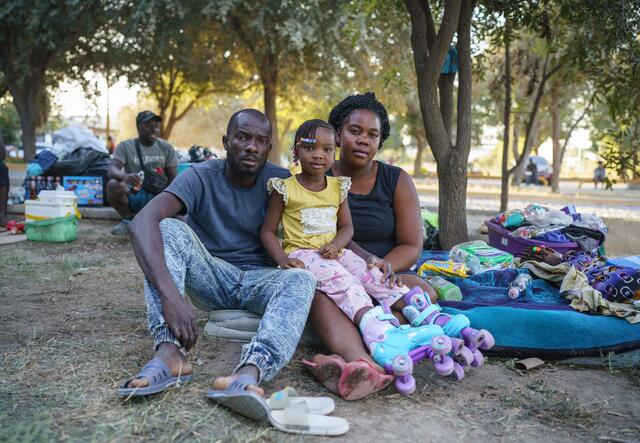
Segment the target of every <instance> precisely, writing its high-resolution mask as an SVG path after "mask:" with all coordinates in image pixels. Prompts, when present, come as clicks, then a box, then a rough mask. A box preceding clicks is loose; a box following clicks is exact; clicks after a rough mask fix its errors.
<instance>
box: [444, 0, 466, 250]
mask: <svg viewBox="0 0 640 443" xmlns="http://www.w3.org/2000/svg"><path fill="white" fill-rule="evenodd" d="M473 9H474V2H473V1H472V0H464V1H463V2H462V4H461V7H460V15H459V19H458V26H457V33H458V42H457V49H458V66H459V69H460V70H459V74H458V100H457V118H456V144H455V145H454V146H452V149H451V151H450V153H449V156H448V159H447V160H448V161H447V162H446V163H445V165H446V171H441V170H440V165H439V164H438V184H439V188H438V196H439V204H438V218H439V220H440V243H441V244H442V247H443V248H445V249H449V248H451V247H452V246H454V245H456V244H458V243H462V242H466V241H468V240H469V231H468V228H467V162H468V161H469V152H470V151H471V100H472V97H471V87H472V70H471V69H472V63H471V17H472V15H473ZM443 118H444V116H443Z"/></svg>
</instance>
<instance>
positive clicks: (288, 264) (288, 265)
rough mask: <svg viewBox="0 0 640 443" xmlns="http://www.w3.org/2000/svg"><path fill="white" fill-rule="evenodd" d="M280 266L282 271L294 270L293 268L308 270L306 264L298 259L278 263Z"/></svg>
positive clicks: (288, 259)
mask: <svg viewBox="0 0 640 443" xmlns="http://www.w3.org/2000/svg"><path fill="white" fill-rule="evenodd" d="M278 266H279V267H280V268H282V269H292V268H299V269H307V267H306V266H305V264H304V262H303V261H302V260H299V259H297V258H287V259H286V260H283V261H282V262H281V263H278Z"/></svg>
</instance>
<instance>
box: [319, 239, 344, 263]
mask: <svg viewBox="0 0 640 443" xmlns="http://www.w3.org/2000/svg"><path fill="white" fill-rule="evenodd" d="M339 253H340V249H339V248H338V247H337V246H336V245H335V244H333V243H331V242H329V243H327V244H326V245H324V246H323V247H321V248H320V249H318V254H320V257H323V258H328V259H330V260H335V259H336V258H338V254H339Z"/></svg>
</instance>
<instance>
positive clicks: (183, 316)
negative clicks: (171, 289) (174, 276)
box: [162, 294, 200, 351]
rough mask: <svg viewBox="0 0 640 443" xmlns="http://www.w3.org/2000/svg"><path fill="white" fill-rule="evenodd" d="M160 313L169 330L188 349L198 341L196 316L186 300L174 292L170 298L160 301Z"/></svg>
mask: <svg viewBox="0 0 640 443" xmlns="http://www.w3.org/2000/svg"><path fill="white" fill-rule="evenodd" d="M162 315H163V316H164V319H165V321H166V322H167V326H169V330H171V332H172V333H173V335H174V336H175V337H176V338H177V339H178V341H179V342H180V344H181V345H182V346H183V347H184V348H185V349H186V350H187V351H188V350H190V349H191V348H192V347H193V346H194V345H195V344H196V342H197V341H198V335H199V334H200V333H199V330H198V325H197V324H196V316H195V315H194V314H193V310H192V309H191V307H190V306H189V304H188V303H187V301H186V300H185V299H184V298H182V297H181V296H179V295H178V294H176V296H175V297H173V298H172V299H171V300H166V301H164V302H163V303H162Z"/></svg>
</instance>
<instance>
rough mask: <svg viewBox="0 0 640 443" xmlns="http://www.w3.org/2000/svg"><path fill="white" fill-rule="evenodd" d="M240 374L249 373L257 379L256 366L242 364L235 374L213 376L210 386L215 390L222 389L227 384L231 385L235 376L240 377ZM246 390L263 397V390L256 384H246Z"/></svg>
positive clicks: (224, 388) (225, 387)
mask: <svg viewBox="0 0 640 443" xmlns="http://www.w3.org/2000/svg"><path fill="white" fill-rule="evenodd" d="M241 375H250V376H252V377H253V378H254V379H256V380H257V379H258V368H256V367H255V366H252V365H246V366H242V367H241V368H239V369H238V371H237V372H236V373H235V374H232V375H228V376H226V377H216V378H214V379H213V382H212V383H211V387H212V388H213V389H215V390H216V391H224V390H226V389H227V388H228V387H229V386H231V383H233V381H234V380H235V379H236V378H238V377H240V376H241ZM247 391H252V392H255V393H256V394H258V395H259V396H261V397H264V390H263V389H262V388H261V387H259V386H258V385H248V386H247Z"/></svg>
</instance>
